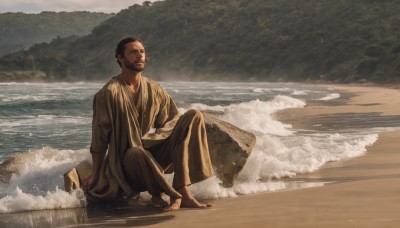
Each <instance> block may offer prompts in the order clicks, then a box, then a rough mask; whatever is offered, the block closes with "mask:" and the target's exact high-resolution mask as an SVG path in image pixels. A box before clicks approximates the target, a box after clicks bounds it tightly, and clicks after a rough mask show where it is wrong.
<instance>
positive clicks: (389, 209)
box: [25, 85, 400, 228]
mask: <svg viewBox="0 0 400 228" xmlns="http://www.w3.org/2000/svg"><path fill="white" fill-rule="evenodd" d="M330 86H333V87H336V88H337V89H340V90H343V91H344V92H350V93H354V94H355V96H352V97H351V100H350V101H349V102H348V103H347V104H339V105H335V106H325V105H323V103H318V104H311V105H309V106H308V107H306V108H302V109H291V110H286V111H284V112H281V113H278V115H279V116H280V118H281V119H282V120H283V121H286V122H288V123H292V124H293V125H294V127H304V126H306V125H307V118H311V117H313V116H317V115H332V114H335V113H353V112H358V113H360V112H365V113H378V115H383V116H391V115H400V104H399V103H400V90H399V89H396V88H394V89H391V88H382V87H373V86H336V85H330ZM300 120H301V121H300ZM397 124H399V123H397ZM399 148H400V131H393V132H384V133H380V134H379V138H378V140H377V142H376V143H375V144H373V145H372V146H370V147H368V148H367V153H366V155H364V156H361V157H358V158H354V159H351V160H347V161H340V162H331V163H328V164H326V165H325V166H324V167H323V168H322V169H320V170H318V171H317V172H313V173H309V174H302V175H299V176H297V177H295V178H292V179H291V180H292V181H296V180H299V181H307V182H326V183H327V184H325V185H323V186H321V187H312V188H302V189H296V190H286V191H280V192H268V193H259V194H254V195H245V196H239V197H236V198H229V199H220V200H216V201H214V202H213V203H214V207H212V208H210V209H198V210H193V209H192V210H190V209H183V210H179V211H176V212H161V211H157V210H154V209H148V208H146V207H144V206H143V207H141V208H138V207H137V206H136V208H133V209H132V208H130V206H129V205H125V206H119V207H118V209H116V208H115V207H114V208H110V209H107V207H103V208H101V207H100V208H97V209H96V208H94V209H93V208H88V209H77V210H73V211H72V212H71V213H72V216H71V217H74V218H75V219H72V220H74V221H71V226H72V227H79V226H82V227H136V226H145V227H163V228H168V227H190V228H194V227H229V228H232V227H246V228H247V227H396V228H397V227H400V218H399V217H400V152H399ZM63 211H64V212H65V210H63ZM36 213H37V212H36ZM47 213H50V212H47ZM51 213H54V211H53V212H51ZM25 216H26V215H25ZM47 216H50V217H51V215H47ZM80 216H81V217H80ZM44 217H46V216H44ZM80 220H81V222H84V223H86V224H80V225H77V224H75V223H76V222H78V223H80V222H79V221H80ZM42 221H43V220H42ZM54 221H55V220H54ZM39 224H40V222H39ZM43 224H47V225H48V223H46V222H45V223H42V225H43ZM52 225H55V224H52ZM52 225H51V226H52ZM58 225H59V226H68V225H67V224H65V223H64V224H58Z"/></svg>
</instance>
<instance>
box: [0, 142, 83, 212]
mask: <svg viewBox="0 0 400 228" xmlns="http://www.w3.org/2000/svg"><path fill="white" fill-rule="evenodd" d="M89 156H90V153H89V151H88V149H82V150H77V151H74V150H57V149H53V148H50V147H44V148H42V149H40V150H31V151H28V152H25V153H20V154H17V155H15V156H14V160H13V163H12V167H10V168H11V169H12V170H17V172H16V173H14V174H13V175H12V176H11V178H10V180H9V182H8V183H0V197H1V198H0V213H10V212H16V211H25V210H42V209H55V208H71V207H80V206H82V205H83V204H84V196H83V194H82V192H80V191H77V192H72V193H67V192H65V191H63V190H60V189H59V188H58V186H63V185H64V180H63V174H64V173H65V172H67V171H68V170H70V169H71V168H72V167H74V166H76V165H77V164H78V163H79V162H80V161H82V160H84V159H89Z"/></svg>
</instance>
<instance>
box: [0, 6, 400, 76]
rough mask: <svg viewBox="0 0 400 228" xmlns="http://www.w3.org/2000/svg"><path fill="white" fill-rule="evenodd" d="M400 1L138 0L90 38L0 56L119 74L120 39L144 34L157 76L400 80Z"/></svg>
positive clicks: (1, 62) (1, 64)
mask: <svg viewBox="0 0 400 228" xmlns="http://www.w3.org/2000/svg"><path fill="white" fill-rule="evenodd" d="M398 3H399V1H398V0H380V1H375V0H357V1H348V0H335V1H333V0H318V1H311V0H296V1H293V0H252V1H248V0H165V1H160V2H154V3H150V2H145V3H143V5H137V4H136V5H133V6H131V7H130V8H128V9H126V10H123V11H121V12H120V13H118V14H117V15H115V16H114V17H112V18H110V19H108V20H107V21H105V22H103V23H102V24H101V25H99V26H97V27H96V28H95V29H94V30H93V32H92V33H91V34H90V35H88V36H85V37H82V38H77V37H70V38H67V39H55V40H53V41H52V42H51V43H50V44H40V45H35V46H34V47H32V48H31V49H30V50H28V51H25V52H20V53H16V54H12V55H8V56H6V57H3V58H1V59H0V70H2V71H5V70H17V69H19V70H21V69H22V70H36V71H42V72H45V75H46V77H52V78H55V79H60V80H62V79H70V80H75V79H76V80H83V79H105V78H109V77H111V76H112V75H113V74H115V73H116V72H118V66H117V64H116V62H115V59H114V56H113V55H114V53H113V52H114V48H115V45H116V42H117V41H118V40H120V39H121V38H123V37H124V36H127V35H138V36H140V37H141V38H142V39H143V40H144V41H145V44H146V49H147V53H148V54H149V55H150V58H151V60H150V62H149V64H148V68H147V69H146V74H147V75H150V76H152V77H153V78H156V79H166V78H167V77H170V76H171V77H175V78H178V79H185V80H271V81H274V80H288V81H306V80H319V79H321V78H323V79H324V80H329V81H339V82H354V81H359V80H364V79H366V80H370V81H375V82H396V81H399V80H400V4H398Z"/></svg>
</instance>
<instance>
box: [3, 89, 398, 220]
mask: <svg viewBox="0 0 400 228" xmlns="http://www.w3.org/2000/svg"><path fill="white" fill-rule="evenodd" d="M103 84H104V83H103V82H101V83H93V82H77V83H0V163H2V162H5V161H8V160H9V159H13V160H14V162H15V163H14V164H13V170H12V174H11V176H7V175H8V174H7V173H6V172H3V173H1V172H0V214H4V213H16V212H22V211H37V210H45V209H66V210H65V211H66V212H65V213H66V214H68V213H67V212H68V208H84V207H85V205H86V201H85V197H84V195H83V193H82V192H81V191H74V192H72V193H67V192H65V191H64V183H63V174H64V173H65V172H66V171H68V170H69V169H71V168H72V167H74V166H75V165H76V164H78V163H79V162H80V161H82V160H84V159H91V157H90V153H89V144H90V138H91V117H92V99H93V95H94V94H95V93H96V91H98V90H99V89H100V88H101V87H102V86H103ZM161 84H162V85H163V86H164V87H165V89H166V90H167V91H168V92H169V93H170V95H171V96H172V97H173V98H174V100H175V101H176V103H177V105H178V106H179V108H180V112H182V113H183V112H185V110H187V109H190V108H196V109H199V110H209V111H214V112H216V113H219V114H218V115H219V118H221V119H222V120H225V121H227V122H230V123H232V124H234V125H236V126H238V127H240V128H242V129H244V130H247V131H249V132H252V133H254V134H255V135H256V137H257V142H256V145H255V147H254V149H253V152H252V153H251V156H250V157H249V158H248V161H247V163H246V165H245V167H244V168H243V170H242V171H241V172H240V174H239V176H238V177H237V179H236V180H235V184H234V185H233V186H232V187H231V188H224V187H222V186H221V185H220V182H221V181H220V180H218V178H216V177H213V178H210V179H208V180H206V181H204V182H201V183H198V184H195V185H192V186H191V191H192V192H193V194H194V196H195V197H197V198H199V199H219V198H227V197H237V196H240V195H246V194H253V193H258V192H272V191H281V190H287V189H293V188H303V187H315V186H322V185H324V184H326V183H324V182H299V181H290V177H294V176H296V175H298V174H301V173H310V172H313V171H316V170H318V169H319V168H321V166H323V165H324V164H326V163H327V162H331V161H340V160H345V159H349V158H353V157H357V156H362V155H364V154H365V153H366V147H367V146H369V145H372V144H373V143H374V142H375V141H376V140H377V138H378V133H379V132H381V131H389V130H393V125H392V123H391V121H390V120H386V121H385V120H383V121H376V122H375V123H374V124H371V121H369V118H371V116H369V115H355V114H354V115H342V116H331V117H328V118H326V117H325V119H324V117H321V118H320V119H318V118H317V119H314V120H313V122H312V123H310V128H307V129H295V128H294V127H293V126H292V125H290V124H288V123H283V122H281V121H279V118H278V117H277V115H276V113H277V112H278V111H280V110H285V109H289V108H304V107H305V106H306V105H307V104H309V103H313V102H314V103H316V102H320V103H321V104H324V105H338V104H343V103H344V102H346V101H347V100H348V99H349V96H350V95H349V94H343V93H342V92H341V91H337V90H335V88H334V87H333V86H332V87H330V86H321V85H314V84H296V83H266V82H252V83H239V82H229V83H227V82H161ZM319 121H320V122H319ZM324 123H330V124H328V125H326V126H323V125H324ZM335 123H336V124H335ZM348 123H353V124H350V125H349V124H348ZM354 123H360V124H354ZM363 123H369V124H363ZM321 126H322V127H321ZM398 127H399V126H397V128H398ZM1 166H3V167H4V164H3V165H0V171H1V170H2V169H1ZM3 171H4V170H3ZM168 179H169V180H170V181H171V180H172V175H169V176H168ZM143 194H144V195H143V197H144V198H146V197H148V195H146V193H143Z"/></svg>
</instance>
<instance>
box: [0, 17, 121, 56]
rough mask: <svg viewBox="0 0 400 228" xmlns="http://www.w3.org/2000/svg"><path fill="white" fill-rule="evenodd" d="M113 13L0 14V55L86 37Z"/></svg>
mask: <svg viewBox="0 0 400 228" xmlns="http://www.w3.org/2000/svg"><path fill="white" fill-rule="evenodd" d="M111 16H113V14H104V13H90V12H70V13H67V12H60V13H55V12H42V13H40V14H25V13H2V14H0V28H1V29H0V56H1V55H4V54H7V53H11V52H15V51H19V50H24V49H26V48H29V47H31V46H32V45H33V44H35V43H42V42H49V41H51V40H52V39H54V38H56V37H67V36H71V35H79V36H83V35H87V34H89V33H90V32H91V30H92V29H93V28H94V27H95V26H97V25H99V24H100V23H101V22H102V21H104V20H106V19H108V18H110V17H111Z"/></svg>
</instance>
